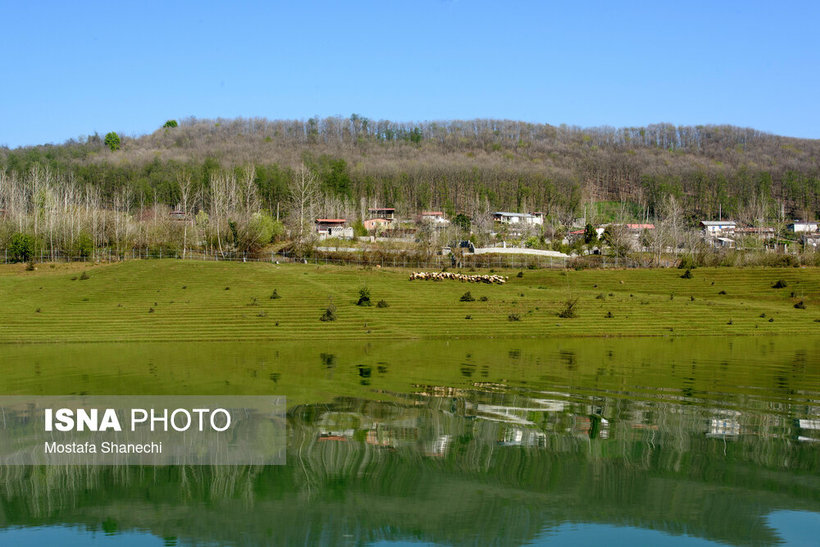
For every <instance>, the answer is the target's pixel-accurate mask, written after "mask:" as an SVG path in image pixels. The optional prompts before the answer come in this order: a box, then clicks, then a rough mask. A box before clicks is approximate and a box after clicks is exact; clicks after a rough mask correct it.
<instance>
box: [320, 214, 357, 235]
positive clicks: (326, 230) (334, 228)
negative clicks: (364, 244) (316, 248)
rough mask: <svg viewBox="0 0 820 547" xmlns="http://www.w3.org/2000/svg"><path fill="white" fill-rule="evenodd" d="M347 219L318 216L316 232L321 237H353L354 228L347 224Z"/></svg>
mask: <svg viewBox="0 0 820 547" xmlns="http://www.w3.org/2000/svg"><path fill="white" fill-rule="evenodd" d="M345 224H347V219H344V218H317V219H316V223H315V227H316V233H317V234H319V237H320V238H326V237H340V238H343V239H351V238H352V237H353V228H351V227H350V226H345Z"/></svg>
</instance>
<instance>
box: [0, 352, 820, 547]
mask: <svg viewBox="0 0 820 547" xmlns="http://www.w3.org/2000/svg"><path fill="white" fill-rule="evenodd" d="M0 355H1V356H2V357H0V363H2V377H0V393H2V394H8V395H11V394H20V395H59V394H90V395H111V394H133V395H147V394H163V395H167V394H179V395H200V394H203V395H208V394H243V395H254V394H275V395H285V396H287V398H288V452H287V458H288V462H287V465H284V466H270V467H184V468H183V467H87V468H86V467H84V468H78V467H35V468H3V469H0V543H10V544H11V543H16V544H30V545H35V544H41V543H52V544H58V543H62V544H72V543H73V544H88V543H91V544H100V545H103V544H106V545H107V544H128V545H155V544H156V545H163V544H164V545H185V544H196V545H202V544H205V545H257V544H298V545H302V544H308V545H317V544H391V543H396V542H398V543H403V542H421V543H433V544H459V545H460V544H476V545H487V544H499V545H510V544H511V545H519V544H532V543H536V544H537V543H545V542H557V543H566V544H570V543H571V544H584V543H587V544H607V545H612V544H618V543H621V544H635V543H642V544H678V543H685V544H699V543H700V544H704V543H706V544H709V543H712V542H719V543H728V544H738V545H748V544H775V543H779V542H788V543H795V544H799V543H801V542H806V543H807V544H812V542H813V541H814V540H815V539H816V538H817V537H818V536H820V474H818V472H820V336H808V337H807V336H800V337H797V336H795V337H776V338H755V337H744V338H666V339H658V338H654V339H610V340H607V339H603V340H602V339H573V340H487V341H475V340H474V341H451V342H445V341H435V342H430V341H425V342H398V343H389V342H379V343H363V342H361V343H344V344H338V343H336V344H334V343H304V342H301V343H298V344H296V343H294V344H283V343H278V344H227V343H222V344H119V345H115V344H111V345H106V344H89V345H80V344H72V345H23V346H3V347H2V348H0Z"/></svg>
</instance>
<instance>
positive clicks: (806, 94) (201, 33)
mask: <svg viewBox="0 0 820 547" xmlns="http://www.w3.org/2000/svg"><path fill="white" fill-rule="evenodd" d="M0 2H1V3H0V6H2V13H3V19H4V24H3V29H2V32H0V47H1V48H2V51H3V63H2V65H3V71H2V73H3V75H4V77H3V81H2V85H0V145H6V146H10V147H16V146H22V145H29V144H42V143H47V142H54V143H60V142H63V141H65V140H66V139H69V138H77V137H80V136H83V135H88V134H93V133H94V132H98V133H100V134H104V133H106V132H108V131H112V130H114V131H118V132H120V133H122V134H125V135H140V134H143V133H148V132H151V131H153V130H154V129H156V128H157V127H159V126H160V125H162V123H163V122H164V121H165V120H167V119H171V118H174V119H181V118H185V117H188V116H195V117H198V118H215V117H237V116H242V117H266V118H271V119H277V118H288V119H290V118H297V119H305V118H308V117H311V116H315V115H318V116H334V115H341V116H349V115H350V114H352V113H357V114H361V115H364V116H366V117H368V118H371V119H390V120H395V121H424V120H440V119H468V118H504V119H517V120H525V121H531V122H539V123H549V124H553V125H559V124H562V123H565V124H568V125H579V126H583V127H588V126H598V125H611V126H616V127H620V126H635V125H645V124H650V123H657V122H670V123H674V124H681V125H688V124H709V123H711V124H718V123H729V124H734V125H739V126H744V127H754V128H756V129H760V130H763V131H768V132H772V133H777V134H781V135H789V136H796V137H809V138H820V107H818V99H820V33H818V32H817V24H818V23H819V22H820V3H818V2H809V1H804V2H788V1H785V2H771V1H770V0H769V1H765V2H764V1H760V2H758V1H742V2H732V1H708V2H662V1H658V0H656V1H654V2H629V1H626V2H612V1H606V2H594V1H587V2H577V3H575V2H557V1H556V2H547V1H542V2H521V1H515V0H509V1H505V2H482V1H467V0H461V1H441V0H415V1H413V2H398V1H388V0H383V1H381V2H353V1H350V2H235V3H227V2H208V1H204V0H203V1H198V2H170V1H169V2H156V3H154V2H111V1H108V2H99V3H98V2H23V1H19V2H10V1H8V0H0ZM574 4H577V6H576V5H574Z"/></svg>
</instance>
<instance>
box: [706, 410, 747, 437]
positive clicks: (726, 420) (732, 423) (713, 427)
mask: <svg viewBox="0 0 820 547" xmlns="http://www.w3.org/2000/svg"><path fill="white" fill-rule="evenodd" d="M720 414H721V415H718V416H715V417H713V418H711V419H710V420H709V432H708V433H707V434H706V436H707V437H737V436H738V435H740V422H739V421H737V418H738V417H739V416H740V412H732V411H729V410H725V411H723V412H721V413H720Z"/></svg>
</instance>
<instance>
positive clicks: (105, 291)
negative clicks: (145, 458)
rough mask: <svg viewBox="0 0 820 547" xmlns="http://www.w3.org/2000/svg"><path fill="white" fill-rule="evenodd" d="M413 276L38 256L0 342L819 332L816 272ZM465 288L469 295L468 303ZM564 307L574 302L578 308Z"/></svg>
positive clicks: (2, 293) (10, 298) (5, 308)
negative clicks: (363, 293) (365, 293)
mask: <svg viewBox="0 0 820 547" xmlns="http://www.w3.org/2000/svg"><path fill="white" fill-rule="evenodd" d="M409 273H410V272H409V270H390V269H362V268H358V267H350V266H313V265H301V264H282V265H275V264H261V263H254V264H241V263H206V262H182V261H179V260H159V261H156V260H155V261H131V262H125V263H120V264H114V265H101V266H92V267H89V266H88V265H81V264H56V265H48V264H40V265H38V266H37V269H36V270H35V271H25V265H9V266H2V267H0V342H5V343H10V342H11V343H13V342H103V341H172V340H189V341H198V340H229V341H243V340H248V341H251V340H300V339H325V340H343V339H352V340H356V339H358V340H364V339H371V338H372V339H375V338H391V339H401V338H406V339H411V338H443V337H481V338H487V337H556V336H557V337H564V336H664V335H673V336H674V335H704V334H706V335H757V334H801V333H807V334H808V333H812V332H817V331H818V330H820V270H818V269H816V268H778V269H762V268H748V269H731V268H718V269H708V268H698V269H695V270H692V272H691V275H690V276H684V273H685V272H683V271H681V270H675V269H669V270H628V271H603V270H589V271H541V270H524V271H523V272H521V277H519V276H518V275H519V274H518V272H516V271H505V272H503V273H504V274H505V275H509V281H508V282H507V283H506V284H504V285H486V284H474V283H462V282H458V281H409V279H408V277H409V275H408V274H409ZM464 273H471V274H472V273H487V272H464ZM362 288H367V289H368V290H369V293H370V303H371V305H370V306H360V305H357V302H358V301H359V299H360V289H362ZM468 291H469V292H470V295H471V297H472V299H473V300H471V301H470V299H464V300H468V301H462V297H463V296H464V294H465V293H466V292H468ZM380 302H382V303H381V305H380ZM568 302H574V306H572V307H571V310H568V309H567V308H568V304H567V303H568ZM328 307H331V308H333V309H334V310H335V311H334V313H333V314H332V315H333V316H334V317H335V319H334V320H330V321H322V320H320V318H321V317H322V316H323V315H326V311H327V308H328ZM562 312H564V313H562ZM561 315H564V316H565V317H561ZM567 316H569V317H567ZM325 318H326V319H327V317H325Z"/></svg>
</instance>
